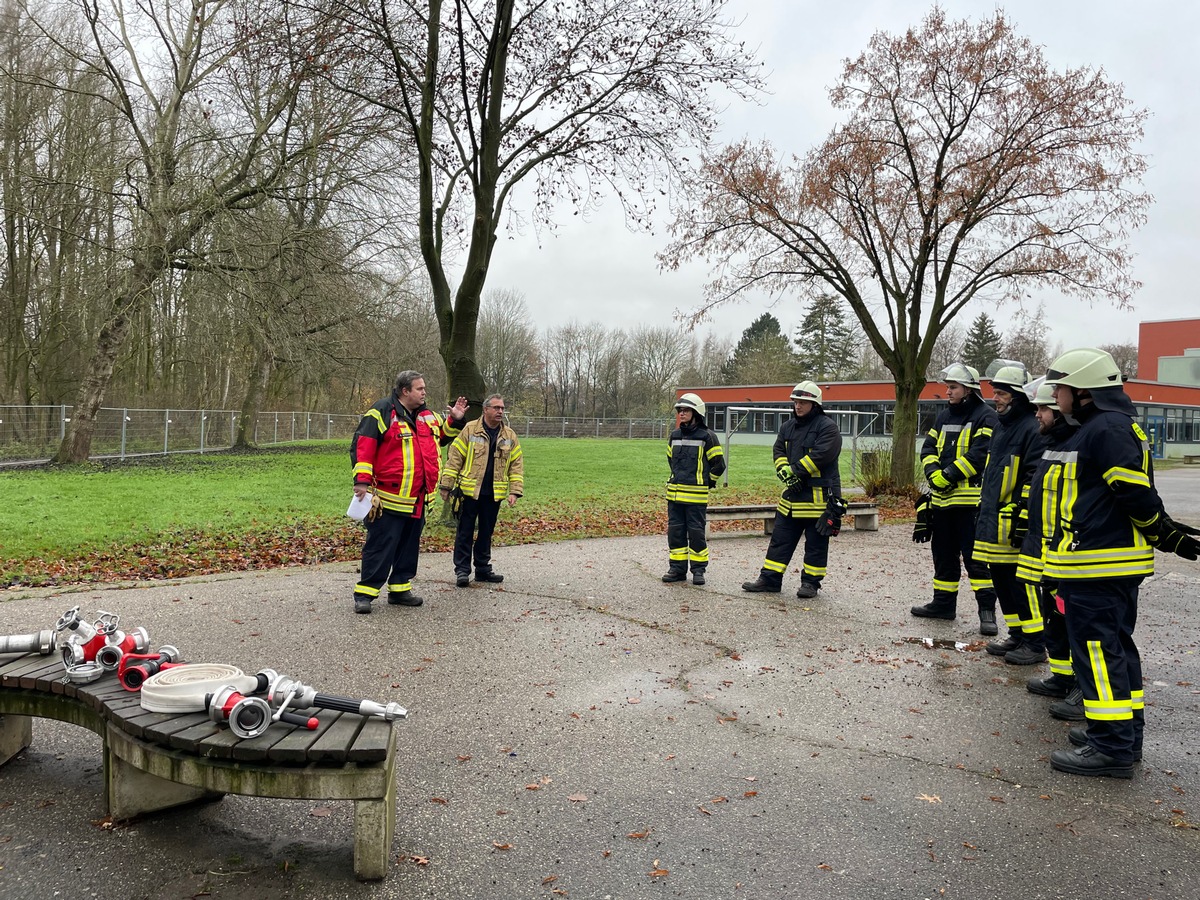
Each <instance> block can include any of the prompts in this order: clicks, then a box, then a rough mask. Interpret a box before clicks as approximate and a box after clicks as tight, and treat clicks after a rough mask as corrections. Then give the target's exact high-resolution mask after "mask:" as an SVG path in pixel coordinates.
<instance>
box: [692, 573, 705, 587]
mask: <svg viewBox="0 0 1200 900" xmlns="http://www.w3.org/2000/svg"><path fill="white" fill-rule="evenodd" d="M692 584H704V570H703V569H692Z"/></svg>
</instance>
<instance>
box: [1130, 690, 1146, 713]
mask: <svg viewBox="0 0 1200 900" xmlns="http://www.w3.org/2000/svg"><path fill="white" fill-rule="evenodd" d="M1130 701H1131V703H1132V706H1133V711H1134V712H1137V711H1138V710H1139V709H1145V708H1146V692H1145V691H1134V692H1133V696H1132V697H1130Z"/></svg>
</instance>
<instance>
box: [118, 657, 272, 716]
mask: <svg viewBox="0 0 1200 900" xmlns="http://www.w3.org/2000/svg"><path fill="white" fill-rule="evenodd" d="M225 685H231V686H232V687H235V688H237V689H238V690H239V691H240V692H241V693H243V694H249V693H251V692H253V691H254V689H255V688H256V687H257V686H258V679H256V678H255V677H254V676H253V675H247V674H246V673H244V672H243V671H242V670H241V669H239V668H238V667H237V666H228V665H225V664H223V663H188V664H187V665H186V666H178V667H177V668H173V669H164V670H163V671H161V672H157V673H156V674H154V675H151V676H150V677H149V678H147V679H146V680H145V681H143V682H142V690H141V694H142V709H145V710H148V711H149V712H161V713H182V712H204V697H205V695H206V694H212V693H215V692H216V691H218V690H220V689H221V688H222V687H224V686H225Z"/></svg>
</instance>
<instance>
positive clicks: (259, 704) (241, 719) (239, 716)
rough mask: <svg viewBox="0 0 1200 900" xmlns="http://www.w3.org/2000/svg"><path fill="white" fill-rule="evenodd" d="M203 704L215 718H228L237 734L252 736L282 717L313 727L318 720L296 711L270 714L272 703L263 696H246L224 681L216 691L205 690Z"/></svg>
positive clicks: (232, 729)
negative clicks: (224, 683)
mask: <svg viewBox="0 0 1200 900" xmlns="http://www.w3.org/2000/svg"><path fill="white" fill-rule="evenodd" d="M204 706H205V709H206V710H207V711H208V717H209V718H210V719H212V720H213V721H214V722H217V723H221V722H228V723H229V730H230V731H232V732H233V733H234V734H236V735H237V736H238V737H240V738H243V739H246V738H255V737H258V736H259V735H261V734H263V733H265V732H266V730H267V729H268V728H269V727H270V725H271V723H272V722H275V721H283V722H287V723H288V724H291V725H299V726H301V727H303V728H307V729H308V730H309V731H315V730H316V729H317V727H318V726H319V725H320V724H321V723H320V722H319V721H317V719H315V718H313V717H310V716H301V715H299V714H297V713H276V714H275V715H272V714H271V706H270V704H268V703H267V701H266V700H264V699H263V698H262V697H247V696H246V695H245V694H243V693H242V692H241V691H239V690H238V689H237V688H235V687H234V686H233V685H228V684H227V685H225V686H224V687H221V688H219V689H218V690H217V691H216V693H213V694H206V695H205V697H204Z"/></svg>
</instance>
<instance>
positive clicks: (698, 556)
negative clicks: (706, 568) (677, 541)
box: [688, 547, 708, 563]
mask: <svg viewBox="0 0 1200 900" xmlns="http://www.w3.org/2000/svg"><path fill="white" fill-rule="evenodd" d="M688 560H690V561H691V562H694V563H707V562H708V547H705V548H704V549H703V550H690V549H689V550H688Z"/></svg>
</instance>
